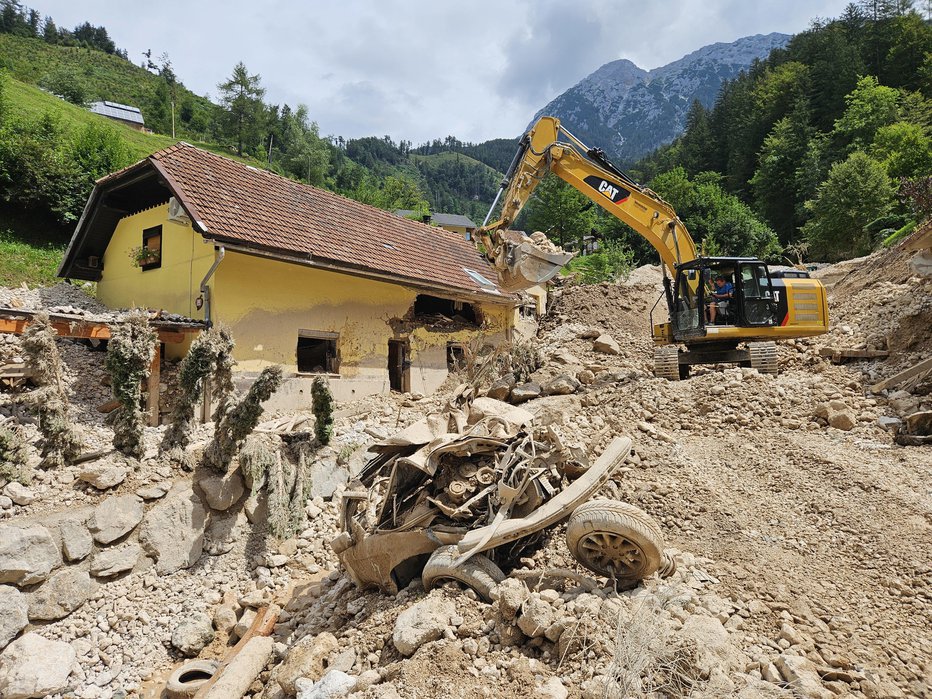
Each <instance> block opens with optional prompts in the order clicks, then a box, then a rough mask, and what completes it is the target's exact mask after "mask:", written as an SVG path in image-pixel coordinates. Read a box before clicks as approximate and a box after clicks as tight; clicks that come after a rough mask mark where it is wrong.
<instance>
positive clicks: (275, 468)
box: [239, 434, 312, 539]
mask: <svg viewBox="0 0 932 699" xmlns="http://www.w3.org/2000/svg"><path fill="white" fill-rule="evenodd" d="M311 448H312V447H311V444H310V441H309V440H307V439H298V440H294V441H291V443H285V442H284V441H283V440H282V438H281V437H279V436H278V435H274V434H252V435H250V436H249V437H247V438H246V441H245V443H244V444H243V448H242V450H241V451H240V454H239V467H240V470H241V471H242V472H243V477H244V478H245V480H246V482H247V483H251V487H252V495H256V494H257V493H258V492H259V491H260V490H262V489H263V488H265V490H266V493H267V494H268V502H269V520H268V523H269V531H270V532H271V533H272V534H273V535H275V536H277V537H278V538H280V539H287V538H289V537H291V536H293V535H294V534H296V533H297V532H298V531H300V530H301V529H302V527H303V526H304V522H305V516H304V499H305V495H306V487H307V471H308V467H307V464H308V459H309V458H310V453H311Z"/></svg>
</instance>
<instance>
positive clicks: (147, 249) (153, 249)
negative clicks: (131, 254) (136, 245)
mask: <svg viewBox="0 0 932 699" xmlns="http://www.w3.org/2000/svg"><path fill="white" fill-rule="evenodd" d="M161 266H162V227H161V226H153V227H152V228H146V229H145V230H144V231H143V232H142V247H141V248H140V258H139V268H140V269H141V270H143V271H146V270H147V269H158V268H159V267H161Z"/></svg>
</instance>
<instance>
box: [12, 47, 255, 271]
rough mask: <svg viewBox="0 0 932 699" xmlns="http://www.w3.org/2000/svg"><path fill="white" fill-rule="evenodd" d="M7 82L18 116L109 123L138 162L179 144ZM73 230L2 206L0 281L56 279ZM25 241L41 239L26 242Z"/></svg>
mask: <svg viewBox="0 0 932 699" xmlns="http://www.w3.org/2000/svg"><path fill="white" fill-rule="evenodd" d="M3 37H5V35H2V34H0V38H3ZM6 86H7V94H6V97H7V100H8V103H9V107H10V111H11V113H12V114H13V116H14V118H16V117H17V116H19V117H23V118H27V119H36V118H38V117H40V116H42V115H43V114H51V115H52V116H53V117H55V119H56V120H58V122H59V123H60V124H61V125H62V128H63V129H64V131H65V133H66V134H68V133H74V132H76V131H77V130H79V129H81V128H83V127H84V126H85V125H87V124H90V123H106V124H108V125H110V126H112V127H113V128H114V129H115V130H116V131H117V133H119V134H120V137H121V138H122V139H123V141H124V142H125V143H126V145H127V147H128V148H129V151H130V153H131V155H132V157H133V159H134V160H141V159H143V158H145V157H146V156H147V155H150V154H151V153H154V152H155V151H157V150H161V149H162V148H166V147H168V146H170V145H172V144H173V143H175V142H176V139H173V138H171V137H170V136H162V135H159V134H147V133H142V132H139V131H136V130H134V129H131V128H129V127H128V126H124V125H123V124H120V123H118V122H115V121H111V120H110V119H107V118H105V117H102V116H99V115H97V114H92V113H91V112H89V111H87V110H86V109H82V108H81V107H76V106H75V105H73V104H70V103H68V102H66V101H64V100H62V99H59V98H58V97H55V96H54V95H50V94H48V93H47V92H44V91H43V90H40V89H39V88H38V87H36V86H34V85H27V84H25V83H23V82H20V81H18V80H13V79H11V80H8V81H7V85H6ZM196 145H198V146H199V147H201V148H205V149H207V150H212V151H214V152H217V153H220V154H222V155H227V156H230V153H229V152H228V151H227V150H226V149H224V148H223V147H221V146H218V145H216V144H212V143H197V144H196ZM247 162H249V161H247ZM253 164H258V163H253ZM70 234H71V231H70V230H68V229H66V228H62V227H61V226H57V225H55V224H54V223H50V222H48V221H45V220H36V219H33V218H30V216H29V215H28V212H23V211H16V212H11V211H3V210H0V284H2V285H4V286H10V285H16V286H18V285H19V284H20V283H22V282H24V281H25V282H27V283H29V284H47V283H49V282H54V280H55V272H56V270H57V269H58V264H59V262H60V261H61V256H62V254H63V253H64V243H63V241H67V239H68V238H70ZM25 240H31V241H39V242H38V243H28V242H25Z"/></svg>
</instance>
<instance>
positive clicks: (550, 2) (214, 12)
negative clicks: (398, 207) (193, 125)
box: [24, 0, 848, 143]
mask: <svg viewBox="0 0 932 699" xmlns="http://www.w3.org/2000/svg"><path fill="white" fill-rule="evenodd" d="M847 2H848V0H782V1H781V2H767V1H765V0H644V1H642V2H622V1H620V0H575V2H565V1H564V2H559V1H558V0H466V1H465V2H462V1H461V2H451V1H450V0H340V1H339V2H334V1H333V0H317V1H316V2H308V1H307V0H305V2H288V1H286V0H266V2H255V1H254V0H253V1H250V2H246V1H243V0H224V1H223V2H221V1H219V0H186V1H182V0H159V2H148V3H141V2H127V1H126V0H84V1H83V2H82V1H75V0H25V2H24V4H26V5H28V6H30V7H35V8H36V9H38V10H39V11H40V12H41V13H42V14H43V15H51V16H52V18H53V19H54V20H55V21H56V23H57V24H59V26H66V27H69V28H70V27H73V26H74V25H76V24H78V23H79V22H82V21H84V20H87V21H90V22H91V23H93V24H97V25H99V24H103V25H104V26H106V27H107V29H108V30H109V31H110V35H111V36H112V37H113V38H114V40H115V41H116V43H117V45H118V46H120V47H121V48H125V49H127V50H128V51H129V55H130V58H131V59H132V60H134V61H135V62H137V63H138V62H139V61H140V60H141V59H142V52H143V51H145V50H146V49H151V50H152V53H153V57H155V56H158V55H160V54H161V53H163V52H167V53H168V54H169V56H170V58H171V60H172V63H173V65H174V68H175V72H176V73H177V74H178V76H179V78H180V79H181V80H182V81H183V82H184V83H185V85H187V87H189V88H190V89H192V90H194V91H195V92H197V93H199V94H209V95H210V96H211V97H215V96H216V93H217V83H219V82H222V81H223V80H224V79H225V78H226V77H227V76H229V74H230V73H231V71H232V68H233V66H234V65H235V64H236V63H237V61H243V62H244V63H245V64H246V66H247V68H248V69H249V71H250V72H251V73H258V74H259V75H261V77H262V84H263V86H264V87H265V88H266V90H267V93H266V100H267V101H270V102H273V103H279V104H281V103H288V104H291V105H297V104H299V103H304V104H307V105H308V107H309V109H310V114H311V118H312V119H314V120H315V121H317V122H318V124H319V125H320V130H321V133H322V134H324V135H328V134H333V135H341V136H345V137H356V136H368V135H377V136H382V135H386V134H388V135H391V136H392V137H393V138H394V139H395V140H398V139H407V140H411V141H413V142H414V143H420V142H423V141H425V140H428V139H431V138H438V137H440V138H442V137H443V136H446V135H448V134H453V135H455V136H457V137H458V138H460V139H463V140H468V141H483V140H486V139H490V138H499V137H510V136H515V135H517V134H518V133H520V132H521V130H522V129H523V128H524V126H525V125H526V124H527V122H528V121H529V119H530V118H531V117H532V116H533V115H534V113H535V112H536V111H537V110H538V109H540V108H541V107H543V106H544V105H545V104H546V103H547V102H548V101H550V100H551V99H552V98H554V97H556V96H557V95H558V94H560V93H561V92H563V91H564V90H566V89H567V88H569V87H571V86H572V85H574V84H575V83H576V82H578V81H579V80H581V79H582V78H584V77H585V76H586V75H588V74H589V73H591V72H592V71H594V70H595V69H597V68H598V67H599V66H601V65H603V64H604V63H608V62H609V61H613V60H615V59H618V58H627V59H630V60H631V61H634V63H636V64H637V65H639V66H641V67H642V68H645V69H651V68H656V67H658V66H661V65H665V64H666V63H669V62H671V61H674V60H676V59H678V58H681V57H682V56H684V55H685V54H687V53H689V52H691V51H694V50H696V49H698V48H700V47H702V46H705V45H706V44H710V43H714V42H718V41H724V42H730V41H734V40H735V39H738V38H740V37H743V36H748V35H751V34H768V33H770V32H783V33H786V34H793V33H796V32H799V31H801V30H803V29H805V28H806V27H807V26H808V25H809V23H810V21H811V20H812V18H813V17H817V16H818V17H835V16H837V15H839V14H840V13H841V11H842V10H843V8H844V6H845V5H846V4H847Z"/></svg>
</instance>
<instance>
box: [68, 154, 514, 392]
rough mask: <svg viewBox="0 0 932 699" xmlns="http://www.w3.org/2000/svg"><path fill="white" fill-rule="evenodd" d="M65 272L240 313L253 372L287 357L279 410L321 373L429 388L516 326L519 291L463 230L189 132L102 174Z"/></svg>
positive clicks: (237, 329) (217, 313)
mask: <svg viewBox="0 0 932 699" xmlns="http://www.w3.org/2000/svg"><path fill="white" fill-rule="evenodd" d="M59 276H61V277H67V278H74V279H84V280H90V281H96V282H97V293H98V297H99V298H100V300H101V301H102V302H103V303H105V304H106V305H108V306H110V307H111V308H128V307H133V306H143V307H147V308H161V309H164V310H165V311H168V312H171V313H178V314H181V315H184V316H188V317H203V318H204V319H205V320H207V321H208V322H211V323H223V324H225V325H227V326H229V327H230V328H231V329H232V331H233V336H234V338H235V339H236V349H235V352H234V356H235V358H236V360H237V367H238V369H239V370H240V371H241V372H246V375H247V376H248V375H250V374H253V373H255V372H258V371H259V370H261V369H262V368H263V367H264V366H266V365H269V364H281V365H282V366H283V367H284V368H285V371H286V376H287V380H286V382H285V386H284V387H283V389H282V390H281V391H280V392H279V394H278V395H277V397H276V399H274V400H275V404H274V405H273V406H271V407H273V408H274V407H303V406H305V405H309V403H310V383H309V381H310V379H312V378H313V377H314V376H317V375H319V374H326V375H327V376H329V378H330V385H331V388H332V390H333V393H334V395H335V397H336V398H337V399H338V400H351V399H354V398H360V397H363V396H366V395H372V394H376V393H383V392H387V391H389V390H399V391H415V392H421V393H429V392H431V391H433V390H435V389H436V388H437V387H438V386H439V385H440V384H441V383H442V382H443V381H444V379H445V378H446V377H447V374H448V370H449V368H450V366H451V362H452V361H453V360H454V359H455V357H457V356H458V354H459V352H460V348H461V347H462V346H463V344H464V343H466V342H469V341H470V340H472V339H474V338H476V337H478V336H480V334H481V336H482V337H483V338H487V339H488V341H489V342H501V341H504V340H508V339H510V338H511V333H512V329H513V326H514V319H515V304H516V301H517V300H516V298H515V297H513V296H511V295H509V294H506V293H503V292H502V291H501V290H500V289H499V288H498V287H497V286H496V283H495V279H496V277H495V273H494V270H493V269H492V268H491V266H490V265H489V264H488V262H487V261H486V260H485V258H484V257H482V255H480V254H479V253H478V252H477V250H476V249H475V248H474V247H473V245H472V244H471V243H470V242H468V241H466V240H465V238H464V236H463V235H460V234H457V233H452V232H449V231H446V230H443V229H441V228H436V227H431V226H427V225H424V224H422V223H418V222H415V221H410V220H407V219H403V218H399V217H398V216H395V215H394V214H392V213H390V212H387V211H382V210H380V209H375V208H372V207H370V206H366V205H364V204H360V203H359V202H356V201H353V200H350V199H346V198H344V197H341V196H339V195H336V194H334V193H332V192H328V191H325V190H321V189H317V188H314V187H310V186H307V185H303V184H301V183H298V182H294V181H292V180H289V179H286V178H284V177H280V176H278V175H275V174H273V173H271V172H268V171H265V170H260V169H257V168H254V167H251V166H248V165H244V164H242V163H239V162H236V161H234V160H230V159H228V158H224V157H221V156H218V155H215V154H213V153H209V152H207V151H204V150H201V149H199V148H195V147H194V146H191V145H188V144H186V143H179V144H177V145H175V146H172V147H170V148H167V149H165V150H162V151H159V152H157V153H154V154H153V155H151V156H149V157H148V158H146V159H144V160H142V161H140V162H138V163H136V164H135V165H132V166H131V167H129V168H126V169H125V170H121V171H119V172H116V173H113V174H112V175H109V176H107V177H105V178H103V179H101V180H99V181H98V182H97V184H96V186H95V187H94V190H93V192H92V193H91V196H90V199H89V200H88V203H87V206H86V207H85V210H84V214H83V215H82V217H81V220H80V221H79V222H78V226H77V228H76V230H75V233H74V236H73V237H72V240H71V243H70V245H69V247H68V249H67V251H66V253H65V258H64V260H63V262H62V265H61V267H60V269H59ZM167 349H168V352H169V356H171V351H172V348H167ZM183 349H184V348H182V350H181V351H183Z"/></svg>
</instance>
